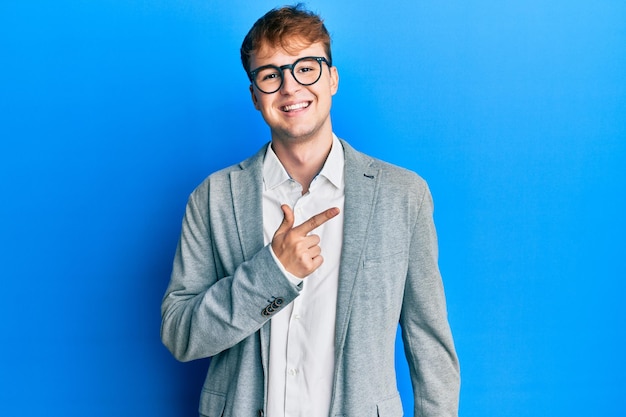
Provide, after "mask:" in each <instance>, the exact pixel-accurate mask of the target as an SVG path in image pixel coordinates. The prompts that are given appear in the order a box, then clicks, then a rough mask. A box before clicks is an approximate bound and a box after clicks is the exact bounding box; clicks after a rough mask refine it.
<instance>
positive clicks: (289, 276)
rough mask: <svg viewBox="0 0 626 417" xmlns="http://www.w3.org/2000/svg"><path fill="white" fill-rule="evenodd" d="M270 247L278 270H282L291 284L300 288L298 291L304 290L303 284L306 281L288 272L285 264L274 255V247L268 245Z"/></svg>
mask: <svg viewBox="0 0 626 417" xmlns="http://www.w3.org/2000/svg"><path fill="white" fill-rule="evenodd" d="M268 246H269V248H270V253H271V254H272V258H274V262H276V265H278V268H280V270H281V271H282V273H283V275H284V276H285V278H287V279H288V280H289V282H291V283H292V284H293V285H295V286H296V287H298V289H302V283H303V282H304V279H303V278H298V277H297V276H295V275H293V274H292V273H291V272H289V271H287V270H286V269H285V267H284V266H283V264H282V263H281V262H280V260H279V259H278V257H277V256H276V254H275V253H274V249H272V245H268Z"/></svg>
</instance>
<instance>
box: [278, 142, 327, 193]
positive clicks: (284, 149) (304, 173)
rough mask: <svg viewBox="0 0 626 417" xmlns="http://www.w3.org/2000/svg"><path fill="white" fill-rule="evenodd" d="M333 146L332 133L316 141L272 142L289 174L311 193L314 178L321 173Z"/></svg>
mask: <svg viewBox="0 0 626 417" xmlns="http://www.w3.org/2000/svg"><path fill="white" fill-rule="evenodd" d="M332 144H333V136H332V133H331V134H330V135H328V136H325V137H323V138H319V139H317V140H315V141H306V142H284V141H277V140H272V149H273V150H274V153H275V154H276V156H277V157H278V159H279V160H280V162H281V163H282V164H283V166H284V167H285V169H286V170H287V173H289V175H290V176H291V178H293V179H294V180H296V181H297V182H298V183H299V184H300V185H302V194H305V193H307V192H308V191H309V187H310V186H311V182H312V181H313V178H315V176H316V175H317V174H318V173H319V172H320V171H321V169H322V167H323V166H324V163H325V162H326V158H327V157H328V154H329V153H330V149H331V147H332Z"/></svg>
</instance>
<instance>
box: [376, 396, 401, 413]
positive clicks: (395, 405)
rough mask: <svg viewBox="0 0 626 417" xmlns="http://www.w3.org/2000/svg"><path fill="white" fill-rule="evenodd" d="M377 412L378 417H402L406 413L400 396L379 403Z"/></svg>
mask: <svg viewBox="0 0 626 417" xmlns="http://www.w3.org/2000/svg"><path fill="white" fill-rule="evenodd" d="M376 410H377V411H378V417H402V416H403V414H404V411H403V410H402V401H401V400H400V394H396V395H394V396H393V397H391V398H387V399H386V400H383V401H381V402H379V403H378V404H376Z"/></svg>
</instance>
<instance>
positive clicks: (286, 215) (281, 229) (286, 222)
mask: <svg viewBox="0 0 626 417" xmlns="http://www.w3.org/2000/svg"><path fill="white" fill-rule="evenodd" d="M280 208H281V209H282V210H283V221H282V223H281V224H280V226H278V229H277V230H276V233H274V236H276V235H280V234H283V233H287V232H288V231H289V230H291V228H292V227H293V210H292V209H291V207H289V206H288V205H287V204H283V205H281V206H280Z"/></svg>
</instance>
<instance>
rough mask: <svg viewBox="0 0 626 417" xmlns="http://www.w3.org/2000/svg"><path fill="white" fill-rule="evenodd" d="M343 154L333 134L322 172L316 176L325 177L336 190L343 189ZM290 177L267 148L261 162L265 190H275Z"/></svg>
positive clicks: (269, 147) (270, 149) (269, 148)
mask: <svg viewBox="0 0 626 417" xmlns="http://www.w3.org/2000/svg"><path fill="white" fill-rule="evenodd" d="M343 168H344V152H343V146H341V142H339V139H338V138H337V136H336V135H335V134H334V133H333V144H332V146H331V148H330V153H329V154H328V157H327V158H326V162H324V166H323V167H322V170H321V171H320V172H319V174H317V175H318V176H322V177H325V178H326V179H327V180H328V181H330V183H331V184H333V185H334V186H335V187H337V188H342V187H343ZM290 178H291V177H290V176H289V174H288V173H287V170H285V167H283V164H281V162H280V160H279V159H278V157H277V156H276V154H275V153H274V150H273V149H272V147H271V146H268V147H267V151H266V152H265V159H264V160H263V182H264V184H265V188H266V189H272V188H276V187H278V186H279V185H281V184H282V183H284V182H285V181H288V180H289V179H290Z"/></svg>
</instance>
